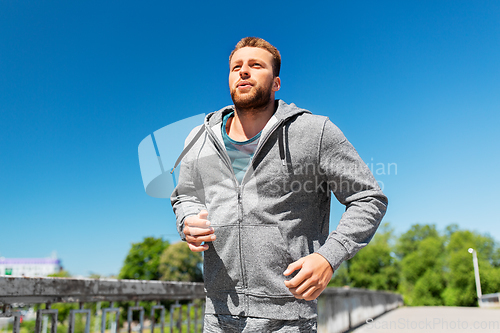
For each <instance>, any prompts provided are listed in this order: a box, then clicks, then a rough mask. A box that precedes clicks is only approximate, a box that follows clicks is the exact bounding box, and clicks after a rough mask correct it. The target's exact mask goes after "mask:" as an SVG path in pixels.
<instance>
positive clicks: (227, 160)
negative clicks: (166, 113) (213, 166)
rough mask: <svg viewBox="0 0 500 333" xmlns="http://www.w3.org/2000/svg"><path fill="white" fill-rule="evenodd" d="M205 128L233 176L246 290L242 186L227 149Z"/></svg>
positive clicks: (241, 263)
mask: <svg viewBox="0 0 500 333" xmlns="http://www.w3.org/2000/svg"><path fill="white" fill-rule="evenodd" d="M206 130H207V133H209V135H210V138H211V139H212V142H213V143H214V145H215V146H216V148H217V150H218V152H219V155H220V156H221V157H222V158H223V160H224V162H225V163H226V166H227V167H228V168H229V171H230V172H231V174H232V176H233V184H234V187H235V189H236V193H237V200H238V242H239V246H238V249H239V251H238V252H239V257H240V260H239V261H240V269H241V282H242V283H243V288H244V290H247V289H248V282H247V279H246V269H245V266H244V264H243V263H244V261H243V246H242V244H243V242H242V239H241V234H242V226H241V224H242V222H243V207H242V203H241V189H242V186H241V184H238V180H237V179H236V175H235V174H234V170H233V167H232V165H231V159H230V158H229V155H228V154H227V151H226V149H225V148H224V147H222V146H221V143H220V142H219V140H218V139H217V136H216V135H215V133H214V132H213V131H212V129H211V128H210V127H209V126H208V125H207V126H206Z"/></svg>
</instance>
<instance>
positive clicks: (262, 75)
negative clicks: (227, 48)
mask: <svg viewBox="0 0 500 333" xmlns="http://www.w3.org/2000/svg"><path fill="white" fill-rule="evenodd" d="M272 64H273V56H272V54H271V53H269V52H268V51H266V50H264V49H261V48H257V47H244V48H241V49H239V50H238V51H236V52H234V53H233V57H232V58H231V62H230V64H229V90H230V92H231V98H232V99H233V103H234V105H235V106H236V108H238V109H259V108H263V107H265V106H266V105H268V104H269V102H270V101H271V98H272V99H273V100H274V92H275V91H278V90H279V88H280V79H279V77H274V75H273V65H272Z"/></svg>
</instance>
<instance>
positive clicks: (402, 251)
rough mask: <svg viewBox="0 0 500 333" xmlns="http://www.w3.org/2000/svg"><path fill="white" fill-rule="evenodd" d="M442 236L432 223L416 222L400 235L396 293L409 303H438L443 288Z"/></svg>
mask: <svg viewBox="0 0 500 333" xmlns="http://www.w3.org/2000/svg"><path fill="white" fill-rule="evenodd" d="M444 248H445V245H444V238H443V237H442V236H440V235H439V232H438V231H437V230H436V227H435V226H434V225H420V224H415V225H413V226H411V228H410V230H408V231H407V232H406V233H404V234H402V235H401V236H400V237H399V240H398V243H397V246H396V252H397V253H398V257H399V258H400V265H401V280H400V284H399V292H401V293H402V294H403V297H404V299H405V302H406V304H408V305H441V304H443V300H442V297H441V294H442V292H443V290H444V287H445V284H444Z"/></svg>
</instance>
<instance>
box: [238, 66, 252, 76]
mask: <svg viewBox="0 0 500 333" xmlns="http://www.w3.org/2000/svg"><path fill="white" fill-rule="evenodd" d="M240 77H241V78H248V77H250V66H248V65H243V66H241V69H240Z"/></svg>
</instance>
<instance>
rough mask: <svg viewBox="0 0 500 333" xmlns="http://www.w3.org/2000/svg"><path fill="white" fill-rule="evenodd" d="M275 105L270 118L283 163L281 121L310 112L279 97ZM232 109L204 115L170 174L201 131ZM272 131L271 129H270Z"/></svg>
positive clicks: (218, 120) (283, 151)
mask: <svg viewBox="0 0 500 333" xmlns="http://www.w3.org/2000/svg"><path fill="white" fill-rule="evenodd" d="M274 102H275V105H276V111H275V112H274V114H273V117H272V118H271V119H273V118H274V119H275V122H276V123H278V126H279V131H280V135H279V151H280V158H281V161H282V164H283V165H284V164H285V147H284V142H283V126H282V125H283V123H284V122H285V121H286V120H288V119H290V118H292V117H295V116H297V115H299V114H304V113H308V114H311V111H308V110H306V109H302V108H299V107H297V106H296V105H295V104H294V103H291V104H287V103H286V102H285V101H283V100H281V99H277V100H275V101H274ZM232 111H234V105H228V106H226V107H224V108H222V109H220V110H218V111H215V112H212V113H209V114H208V115H207V116H206V117H205V123H204V125H202V126H200V127H199V129H198V131H197V133H196V134H195V135H194V136H193V137H192V139H191V140H190V141H189V143H187V144H186V145H185V147H184V149H183V151H182V153H181V154H180V155H179V157H178V158H177V161H176V162H175V165H174V167H173V168H172V169H171V170H170V173H171V174H172V173H173V172H174V171H175V169H176V168H177V166H178V165H179V163H180V162H181V161H182V158H183V157H184V156H186V154H187V153H188V152H189V150H190V149H191V148H192V147H193V146H194V144H195V143H196V141H198V139H199V138H200V137H201V136H202V134H203V132H205V131H207V128H208V129H210V128H212V127H214V126H216V125H217V124H220V123H221V122H222V119H223V118H224V115H226V114H227V113H229V112H232ZM275 129H276V127H274V128H273V131H274V130H275ZM271 132H272V131H271Z"/></svg>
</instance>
